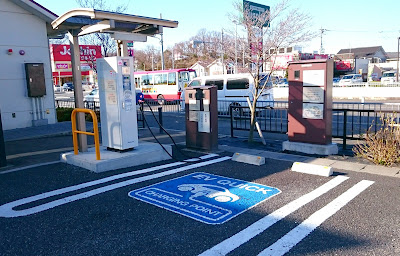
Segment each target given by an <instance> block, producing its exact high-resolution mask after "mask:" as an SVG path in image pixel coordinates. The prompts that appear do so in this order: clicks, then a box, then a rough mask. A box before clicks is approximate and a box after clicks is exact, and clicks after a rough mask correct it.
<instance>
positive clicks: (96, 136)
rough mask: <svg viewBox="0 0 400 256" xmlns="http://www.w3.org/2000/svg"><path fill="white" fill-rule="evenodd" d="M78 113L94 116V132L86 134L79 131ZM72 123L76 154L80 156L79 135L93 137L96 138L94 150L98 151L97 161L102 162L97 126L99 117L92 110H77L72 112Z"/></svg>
mask: <svg viewBox="0 0 400 256" xmlns="http://www.w3.org/2000/svg"><path fill="white" fill-rule="evenodd" d="M78 112H81V113H88V114H90V115H91V116H92V119H93V132H84V131H78V130H77V129H76V114H77V113H78ZM71 123H72V140H73V143H74V154H75V155H77V154H78V133H79V134H86V135H93V136H94V148H95V150H96V160H100V142H99V127H98V124H97V116H96V113H95V112H94V111H93V110H91V109H85V108H76V109H74V110H73V111H72V114H71Z"/></svg>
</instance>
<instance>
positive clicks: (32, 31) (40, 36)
mask: <svg viewBox="0 0 400 256" xmlns="http://www.w3.org/2000/svg"><path fill="white" fill-rule="evenodd" d="M0 35H1V36H0V110H1V117H2V124H3V129H4V130H9V129H15V128H24V127H30V126H32V120H33V119H34V112H36V111H34V108H33V106H34V103H36V105H41V106H42V111H41V112H40V113H37V114H38V115H35V117H36V118H37V119H47V121H48V123H49V124H52V123H55V122H56V113H55V106H54V91H53V85H52V74H51V66H50V53H49V44H48V39H47V32H46V23H45V21H43V20H41V19H40V18H38V17H37V16H34V15H33V14H31V13H29V12H27V11H25V10H24V9H23V8H21V7H19V6H17V5H15V4H14V3H11V2H10V1H8V0H0ZM8 49H12V50H13V54H12V55H8V54H7V50H8ZM20 50H23V51H25V55H20V54H19V51H20ZM24 63H43V64H44V73H45V81H46V95H45V96H44V97H40V98H38V99H33V98H30V97H28V89H27V85H26V78H25V66H24Z"/></svg>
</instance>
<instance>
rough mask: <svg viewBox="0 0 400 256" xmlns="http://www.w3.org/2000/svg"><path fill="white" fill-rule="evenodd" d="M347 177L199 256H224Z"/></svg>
mask: <svg viewBox="0 0 400 256" xmlns="http://www.w3.org/2000/svg"><path fill="white" fill-rule="evenodd" d="M347 179H348V177H345V176H337V177H335V178H334V179H332V180H330V181H328V182H327V183H325V184H324V185H322V186H320V187H319V188H317V189H315V190H313V191H311V192H310V193H308V194H305V195H303V196H301V197H299V198H298V199H296V200H294V201H292V202H290V203H288V204H287V205H285V206H283V207H281V208H279V209H278V210H276V211H274V212H273V213H271V214H269V215H268V216H265V217H264V218H262V219H260V220H258V221H256V222H254V223H253V224H251V225H250V226H248V227H247V228H245V229H243V230H242V231H240V232H239V233H237V234H235V235H233V236H231V237H230V238H228V239H225V240H224V241H222V242H221V243H219V244H217V245H215V246H214V247H212V248H210V249H208V250H207V251H205V252H203V253H201V254H200V255H201V256H206V255H207V256H214V255H226V254H228V253H229V252H231V251H233V250H234V249H236V248H238V247H239V246H241V245H242V244H244V243H246V242H247V241H249V240H250V239H252V238H253V237H255V236H256V235H258V234H260V233H262V232H263V231H265V230H266V229H268V228H269V227H271V226H272V225H274V224H275V223H276V222H278V221H280V220H282V219H283V218H285V217H286V216H288V215H289V214H291V213H292V212H294V211H296V210H298V209H299V208H300V207H302V206H304V205H305V204H307V203H309V202H311V201H312V200H314V199H316V198H318V197H319V196H321V195H323V194H325V193H326V192H328V191H329V190H331V189H333V188H334V187H336V186H338V185H339V184H340V183H342V182H343V181H345V180H347Z"/></svg>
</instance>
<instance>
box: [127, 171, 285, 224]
mask: <svg viewBox="0 0 400 256" xmlns="http://www.w3.org/2000/svg"><path fill="white" fill-rule="evenodd" d="M280 192H281V191H280V190H279V189H277V188H274V187H269V186H264V185H261V184H257V183H253V182H247V181H243V180H238V179H232V178H227V177H222V176H217V175H213V174H209V173H204V172H196V173H192V174H189V175H185V176H182V177H179V178H175V179H172V180H167V181H164V182H161V183H157V184H153V185H150V186H147V187H144V188H140V189H137V190H133V191H131V192H129V196H130V197H133V198H136V199H139V200H141V201H144V202H147V203H150V204H153V205H156V206H158V207H161V208H164V209H167V210H170V211H173V212H175V213H179V214H182V215H184V216H187V217H190V218H192V219H195V220H198V221H201V222H204V223H207V224H222V223H224V222H226V221H228V220H230V219H232V218H233V217H235V216H237V215H239V214H241V213H243V212H245V211H247V210H248V209H250V208H251V207H253V206H255V205H257V204H259V203H261V202H263V201H264V200H266V199H268V198H271V197H272V196H275V195H277V194H279V193H280Z"/></svg>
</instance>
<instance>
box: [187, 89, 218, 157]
mask: <svg viewBox="0 0 400 256" xmlns="http://www.w3.org/2000/svg"><path fill="white" fill-rule="evenodd" d="M185 114H186V147H188V148H197V149H204V150H215V149H217V148H218V107H217V88H216V87H215V86H194V87H187V88H186V90H185Z"/></svg>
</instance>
